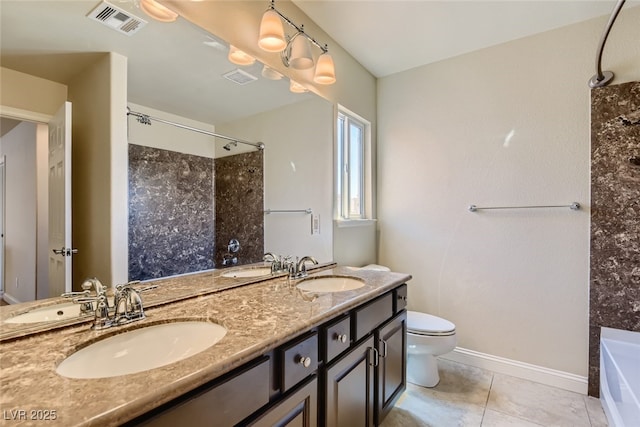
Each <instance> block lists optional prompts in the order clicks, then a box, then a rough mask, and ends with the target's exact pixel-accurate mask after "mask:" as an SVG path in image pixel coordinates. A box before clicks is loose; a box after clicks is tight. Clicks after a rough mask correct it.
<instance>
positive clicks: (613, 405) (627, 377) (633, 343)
mask: <svg viewBox="0 0 640 427" xmlns="http://www.w3.org/2000/svg"><path fill="white" fill-rule="evenodd" d="M600 402H602V407H603V409H604V412H605V414H606V415H607V420H608V421H609V425H610V426H611V427H632V426H633V427H635V426H638V423H640V332H631V331H621V330H619V329H611V328H602V330H601V333H600Z"/></svg>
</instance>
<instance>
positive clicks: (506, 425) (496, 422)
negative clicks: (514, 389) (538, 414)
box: [482, 409, 543, 427]
mask: <svg viewBox="0 0 640 427" xmlns="http://www.w3.org/2000/svg"><path fill="white" fill-rule="evenodd" d="M542 425H543V424H538V423H534V422H531V421H527V420H523V419H522V418H518V417H514V416H511V415H507V414H503V413H502V412H498V411H494V410H491V409H487V410H486V411H485V412H484V417H482V427H540V426H542Z"/></svg>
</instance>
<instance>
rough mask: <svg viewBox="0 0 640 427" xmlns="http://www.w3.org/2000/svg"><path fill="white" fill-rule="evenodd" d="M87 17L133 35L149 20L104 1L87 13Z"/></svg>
mask: <svg viewBox="0 0 640 427" xmlns="http://www.w3.org/2000/svg"><path fill="white" fill-rule="evenodd" d="M87 18H90V19H93V20H94V21H98V22H100V23H102V24H104V25H106V26H107V27H109V28H112V29H114V30H116V31H117V32H119V33H122V34H126V35H128V36H131V35H133V34H135V33H137V32H138V30H139V29H140V28H142V27H144V26H145V25H147V21H145V20H144V19H141V18H138V17H137V16H134V15H133V14H131V13H129V12H126V11H124V10H122V9H120V8H119V7H116V6H114V5H112V4H109V3H107V2H106V1H103V2H102V3H100V4H99V5H98V6H97V7H96V8H95V9H93V10H92V11H91V12H89V14H88V15H87Z"/></svg>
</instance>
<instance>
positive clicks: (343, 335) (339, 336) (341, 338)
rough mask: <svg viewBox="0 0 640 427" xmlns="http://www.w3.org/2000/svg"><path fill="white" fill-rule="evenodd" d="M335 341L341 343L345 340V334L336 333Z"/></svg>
mask: <svg viewBox="0 0 640 427" xmlns="http://www.w3.org/2000/svg"><path fill="white" fill-rule="evenodd" d="M336 341H340V342H341V343H343V344H344V343H346V342H347V334H336Z"/></svg>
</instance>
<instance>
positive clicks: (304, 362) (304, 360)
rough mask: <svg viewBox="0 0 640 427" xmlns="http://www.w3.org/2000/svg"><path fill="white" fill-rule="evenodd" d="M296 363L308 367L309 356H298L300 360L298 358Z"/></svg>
mask: <svg viewBox="0 0 640 427" xmlns="http://www.w3.org/2000/svg"><path fill="white" fill-rule="evenodd" d="M298 363H299V364H301V365H302V366H304V367H305V368H308V367H309V366H311V358H310V357H304V356H300V360H298Z"/></svg>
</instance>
